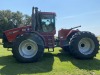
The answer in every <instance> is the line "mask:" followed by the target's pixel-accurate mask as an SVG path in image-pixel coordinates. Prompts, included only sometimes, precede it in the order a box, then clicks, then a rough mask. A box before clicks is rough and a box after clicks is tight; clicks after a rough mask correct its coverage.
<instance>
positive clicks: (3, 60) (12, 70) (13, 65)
mask: <svg viewBox="0 0 100 75" xmlns="http://www.w3.org/2000/svg"><path fill="white" fill-rule="evenodd" d="M53 62H54V57H53V55H52V54H51V53H45V54H44V56H43V58H42V59H41V60H40V61H38V62H35V63H19V62H17V61H16V60H15V59H14V58H13V57H12V55H11V56H3V57H0V66H3V67H2V68H1V69H0V75H20V74H36V73H46V72H50V71H52V65H53Z"/></svg>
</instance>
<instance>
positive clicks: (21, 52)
mask: <svg viewBox="0 0 100 75" xmlns="http://www.w3.org/2000/svg"><path fill="white" fill-rule="evenodd" d="M55 17H56V14H55V13H54V12H41V11H38V8H37V7H33V8H32V24H31V25H30V26H25V27H20V28H14V29H10V30H7V31H4V32H3V47H4V48H12V53H13V56H14V57H15V59H16V60H17V61H19V62H35V61H38V60H39V59H40V58H41V57H42V56H43V53H44V48H48V50H49V49H50V48H51V49H52V50H53V51H54V47H55V39H54V35H55V34H56V27H55ZM78 27H80V26H77V27H74V28H71V29H61V30H59V31H58V41H57V42H58V44H59V46H60V47H61V48H62V49H63V50H64V51H68V52H69V53H70V54H71V55H72V56H73V57H75V58H78V59H91V58H93V57H94V56H96V54H97V53H98V50H99V41H98V40H97V37H96V36H95V35H94V34H93V33H91V32H88V31H79V30H75V28H78Z"/></svg>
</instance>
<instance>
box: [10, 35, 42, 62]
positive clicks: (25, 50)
mask: <svg viewBox="0 0 100 75" xmlns="http://www.w3.org/2000/svg"><path fill="white" fill-rule="evenodd" d="M24 37H25V38H24ZM32 38H34V37H32V36H31V37H29V36H28V37H27V36H21V37H19V38H17V39H16V41H15V42H14V46H13V49H12V50H13V55H14V57H15V58H16V60H17V61H19V62H22V63H30V62H36V61H38V60H39V59H40V58H41V57H42V55H43V53H44V46H43V45H39V44H38V43H37V42H36V41H35V40H34V39H32Z"/></svg>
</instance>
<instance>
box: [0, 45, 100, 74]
mask: <svg viewBox="0 0 100 75" xmlns="http://www.w3.org/2000/svg"><path fill="white" fill-rule="evenodd" d="M34 74H36V75H100V53H98V55H97V56H96V57H95V58H94V59H93V60H78V59H74V58H73V57H71V56H70V55H69V54H66V53H64V52H63V51H62V50H61V48H55V52H47V50H45V53H44V56H43V58H41V60H40V61H38V62H35V63H19V62H17V61H16V60H15V59H14V58H13V56H12V53H11V51H7V49H4V48H3V47H2V45H0V75H34Z"/></svg>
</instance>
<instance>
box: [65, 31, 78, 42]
mask: <svg viewBox="0 0 100 75" xmlns="http://www.w3.org/2000/svg"><path fill="white" fill-rule="evenodd" d="M77 32H79V30H71V31H70V32H69V33H68V34H67V35H66V39H67V40H70V38H71V37H72V36H73V35H74V34H75V33H77Z"/></svg>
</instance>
